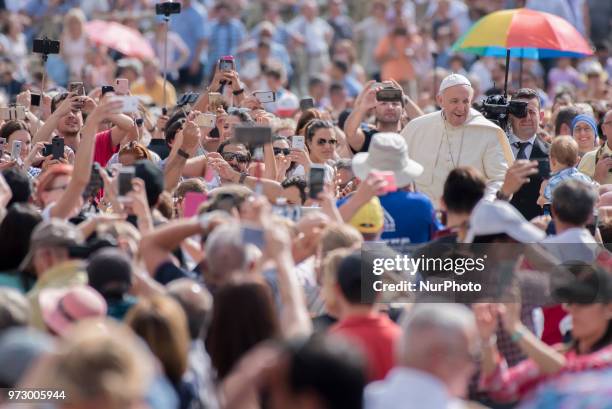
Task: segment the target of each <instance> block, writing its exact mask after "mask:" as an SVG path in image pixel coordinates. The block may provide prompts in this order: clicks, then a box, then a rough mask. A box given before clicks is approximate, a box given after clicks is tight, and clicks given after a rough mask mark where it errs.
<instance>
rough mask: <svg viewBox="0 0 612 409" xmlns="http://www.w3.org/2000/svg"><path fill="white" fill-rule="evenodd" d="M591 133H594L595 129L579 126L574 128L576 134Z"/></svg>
mask: <svg viewBox="0 0 612 409" xmlns="http://www.w3.org/2000/svg"><path fill="white" fill-rule="evenodd" d="M589 131H591V132H592V131H593V128H591V127H590V126H577V127H575V128H574V132H589Z"/></svg>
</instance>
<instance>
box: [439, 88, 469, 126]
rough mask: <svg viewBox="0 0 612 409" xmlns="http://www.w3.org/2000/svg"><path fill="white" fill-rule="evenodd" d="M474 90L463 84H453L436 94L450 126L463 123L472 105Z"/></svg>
mask: <svg viewBox="0 0 612 409" xmlns="http://www.w3.org/2000/svg"><path fill="white" fill-rule="evenodd" d="M473 96H474V90H473V89H472V87H467V86H465V85H455V86H454V87H450V88H447V89H445V90H444V91H443V92H442V94H440V95H438V97H437V100H438V105H440V106H441V107H442V111H444V115H445V116H446V120H447V121H448V122H449V123H450V124H451V125H452V126H459V125H463V123H464V122H465V120H466V119H467V116H468V114H469V112H470V107H471V106H472V97H473Z"/></svg>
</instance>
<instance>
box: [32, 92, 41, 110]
mask: <svg viewBox="0 0 612 409" xmlns="http://www.w3.org/2000/svg"><path fill="white" fill-rule="evenodd" d="M30 105H32V106H33V107H39V106H40V94H30Z"/></svg>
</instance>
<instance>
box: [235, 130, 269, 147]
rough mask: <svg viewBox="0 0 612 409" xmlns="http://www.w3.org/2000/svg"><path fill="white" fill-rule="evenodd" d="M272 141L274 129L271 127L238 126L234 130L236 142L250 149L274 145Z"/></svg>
mask: <svg viewBox="0 0 612 409" xmlns="http://www.w3.org/2000/svg"><path fill="white" fill-rule="evenodd" d="M272 140H273V135H272V128H270V127H269V126H236V127H235V128H234V141H236V142H237V143H242V144H244V145H247V146H249V147H256V146H262V145H265V144H267V143H272Z"/></svg>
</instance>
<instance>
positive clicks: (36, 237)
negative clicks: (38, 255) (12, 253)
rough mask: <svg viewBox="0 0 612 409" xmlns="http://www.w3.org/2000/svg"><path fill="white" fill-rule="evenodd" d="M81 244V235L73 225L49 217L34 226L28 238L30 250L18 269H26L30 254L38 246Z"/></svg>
mask: <svg viewBox="0 0 612 409" xmlns="http://www.w3.org/2000/svg"><path fill="white" fill-rule="evenodd" d="M81 244H83V236H82V234H81V232H80V231H79V230H78V229H77V228H76V226H75V225H73V224H72V223H69V222H67V221H65V220H61V219H51V220H48V221H44V222H42V223H40V224H39V225H38V226H36V227H35V228H34V231H33V232H32V237H31V238H30V250H29V251H28V254H26V256H25V258H24V259H23V261H22V262H21V264H20V266H19V270H20V271H24V270H27V269H28V267H29V266H30V264H31V263H32V256H33V255H34V252H35V251H36V250H37V249H39V248H45V247H60V248H62V247H63V248H68V247H74V246H78V245H81Z"/></svg>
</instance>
